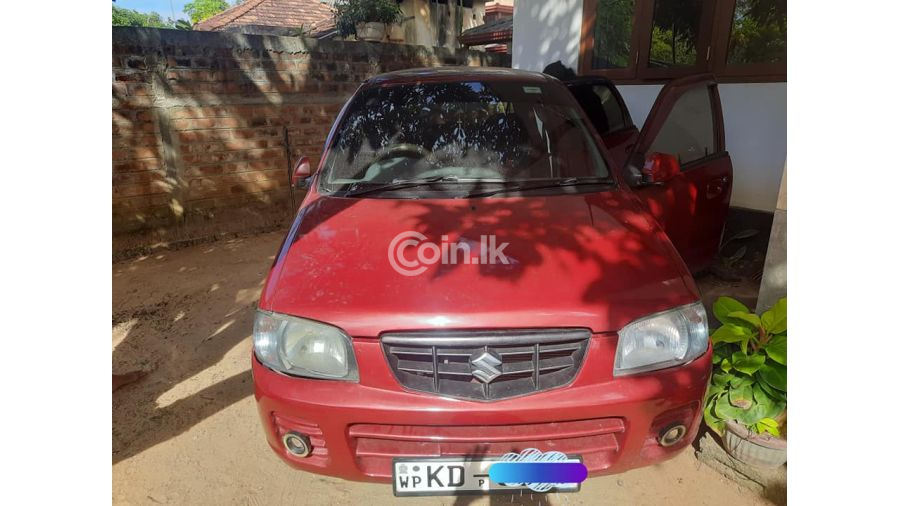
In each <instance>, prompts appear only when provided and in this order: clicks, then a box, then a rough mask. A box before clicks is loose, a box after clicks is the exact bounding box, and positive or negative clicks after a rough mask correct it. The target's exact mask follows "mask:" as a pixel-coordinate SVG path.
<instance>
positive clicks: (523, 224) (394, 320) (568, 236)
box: [260, 190, 699, 337]
mask: <svg viewBox="0 0 900 506" xmlns="http://www.w3.org/2000/svg"><path fill="white" fill-rule="evenodd" d="M412 232H417V233H419V234H421V236H418V237H422V236H424V237H425V240H424V241H417V240H416V241H415V242H419V244H420V246H419V247H421V244H422V243H424V242H433V243H436V244H437V245H438V246H440V245H441V243H442V242H444V243H447V244H448V245H449V244H460V243H468V244H469V245H470V248H471V251H472V252H473V255H472V257H473V258H474V257H479V261H480V263H478V264H473V263H469V264H463V263H462V262H459V263H457V264H443V263H441V262H438V263H436V264H433V265H428V266H426V267H427V268H426V269H425V271H424V272H422V273H421V274H417V275H404V274H401V273H399V272H398V271H397V270H395V268H394V267H392V263H391V260H390V258H389V249H390V247H391V244H392V241H393V242H394V244H395V246H396V244H397V243H398V241H399V240H396V241H395V238H397V237H398V235H400V234H404V233H405V234H406V236H407V237H411V234H410V233H412ZM491 235H493V236H494V237H495V238H496V239H495V243H496V245H497V247H498V248H499V247H500V246H501V245H502V244H503V243H507V245H506V246H505V247H503V249H502V250H501V251H502V253H503V255H504V256H505V257H506V259H507V261H508V263H507V264H503V263H500V261H501V257H499V256H497V257H495V258H496V260H497V263H494V264H490V263H487V264H486V263H485V260H483V259H482V258H481V257H483V258H484V259H487V260H489V256H490V255H488V254H484V255H483V254H481V253H480V249H481V248H480V244H481V237H482V236H487V237H488V239H487V240H486V241H487V242H486V243H487V244H490V239H489V236H491ZM401 239H402V238H401ZM434 249H435V248H432V250H429V251H426V252H425V253H428V254H427V255H425V257H426V258H430V256H431V254H433V252H434V251H433V250H434ZM396 250H397V248H396V247H395V248H394V251H396ZM403 252H404V253H405V256H404V257H403V258H404V259H406V260H407V262H408V263H411V262H414V261H415V260H416V252H417V250H416V249H415V248H414V247H410V248H406V249H404V250H403ZM394 258H395V262H394V263H395V264H397V265H400V266H401V267H403V266H402V265H401V264H399V262H397V261H396V258H397V257H394ZM457 258H458V260H462V259H463V255H462V254H459V255H458V257H457ZM419 266H421V264H419ZM404 269H405V267H404ZM407 274H409V273H408V272H407ZM698 298H699V297H698V294H697V289H696V287H695V286H694V283H693V280H692V278H691V276H690V274H689V273H688V272H687V269H686V267H685V266H684V263H683V262H682V261H681V258H680V257H679V256H678V254H677V253H676V252H675V250H674V248H673V247H672V245H671V243H670V242H669V240H668V238H667V237H666V236H665V234H664V233H663V232H662V231H661V230H660V228H659V227H658V225H657V224H656V222H655V221H653V220H652V218H649V217H648V216H647V215H646V214H645V212H644V211H643V209H642V208H641V207H639V204H638V203H637V202H636V199H635V198H634V196H633V195H632V194H631V193H630V192H628V191H627V190H617V191H607V192H601V193H591V194H567V195H554V196H543V197H516V198H497V197H493V198H484V199H434V200H411V199H378V198H362V199H352V198H335V197H318V198H313V199H312V200H311V201H310V202H308V203H306V204H305V206H304V208H303V209H302V210H301V211H300V213H299V215H298V217H297V219H296V220H295V222H294V225H293V227H292V230H291V232H290V233H289V235H288V237H287V238H286V240H285V243H284V245H283V246H282V248H281V251H280V252H279V255H278V257H277V258H276V260H275V264H274V266H273V268H272V270H271V272H270V274H269V279H268V280H267V283H266V287H265V289H264V290H263V295H262V298H261V300H260V308H261V309H264V310H270V311H276V312H281V313H286V314H291V315H295V316H301V317H305V318H311V319H314V320H319V321H323V322H327V323H330V324H333V325H336V326H339V327H341V328H343V329H344V330H345V331H346V332H348V333H349V334H350V335H353V336H356V337H376V336H378V335H379V334H380V333H381V332H384V331H391V330H412V329H434V328H455V329H463V328H528V327H585V328H590V329H592V330H593V331H594V332H604V331H614V330H618V329H620V328H621V327H622V326H624V325H625V324H627V323H628V322H629V321H632V320H634V319H636V318H640V317H642V316H645V315H647V314H650V313H653V312H656V311H661V310H664V309H668V308H671V307H675V306H678V305H682V304H688V303H691V302H694V301H696V300H697V299H698Z"/></svg>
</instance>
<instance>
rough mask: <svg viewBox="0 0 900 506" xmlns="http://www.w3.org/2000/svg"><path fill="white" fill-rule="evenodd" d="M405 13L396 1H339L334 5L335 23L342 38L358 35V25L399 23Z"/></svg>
mask: <svg viewBox="0 0 900 506" xmlns="http://www.w3.org/2000/svg"><path fill="white" fill-rule="evenodd" d="M402 19H403V11H401V10H400V6H399V5H398V4H397V2H396V0H338V1H337V2H335V3H334V23H335V26H336V27H337V29H338V32H340V34H341V36H343V37H347V36H348V35H356V24H357V23H385V24H388V25H390V24H393V23H398V22H400V20H402Z"/></svg>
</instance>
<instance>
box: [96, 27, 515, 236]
mask: <svg viewBox="0 0 900 506" xmlns="http://www.w3.org/2000/svg"><path fill="white" fill-rule="evenodd" d="M458 64H463V65H472V66H482V65H495V66H509V57H508V56H506V55H495V54H485V53H480V52H474V51H463V50H449V49H443V48H426V47H422V46H409V45H401V44H368V43H364V42H338V41H317V40H313V39H302V38H298V37H273V36H261V35H242V34H234V33H225V32H198V31H179V30H157V29H151V28H124V27H114V28H113V41H112V71H113V72H112V74H113V75H112V94H113V101H112V102H113V103H112V215H113V232H114V234H122V233H126V232H134V231H146V230H155V231H161V233H162V232H166V233H167V232H168V231H171V230H172V229H173V228H175V229H177V228H179V227H194V228H195V230H194V231H193V232H192V233H193V234H195V235H204V234H205V235H209V234H214V233H217V231H219V230H223V227H224V228H229V227H230V228H231V229H232V230H234V229H238V230H240V229H242V228H243V229H246V228H248V227H250V226H251V225H252V224H258V223H266V222H269V221H271V220H272V219H274V218H273V216H275V217H278V216H283V215H285V214H286V215H290V214H292V213H293V211H294V210H293V208H292V207H291V206H290V204H289V195H290V193H289V185H288V173H289V169H288V160H287V156H286V153H285V134H287V138H288V139H289V146H290V149H291V151H292V153H293V157H292V159H293V160H296V159H297V157H298V156H299V155H300V154H303V155H306V156H308V157H309V158H310V159H311V162H312V163H313V165H314V166H317V164H318V162H319V157H320V156H321V152H322V148H323V144H324V142H325V137H326V135H327V134H328V131H329V130H330V128H331V125H332V123H333V121H334V118H335V116H336V115H337V114H338V112H339V111H340V109H341V107H342V105H343V104H344V102H345V101H346V100H347V98H349V96H350V95H351V94H352V93H353V92H354V91H355V90H356V88H357V87H358V86H359V84H360V83H361V82H362V81H363V80H365V79H367V78H368V77H370V76H372V75H374V74H378V73H381V72H386V71H391V70H399V69H404V68H411V67H429V66H441V65H458ZM297 197H298V198H299V197H302V195H298V196H297Z"/></svg>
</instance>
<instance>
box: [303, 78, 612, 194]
mask: <svg viewBox="0 0 900 506" xmlns="http://www.w3.org/2000/svg"><path fill="white" fill-rule="evenodd" d="M557 88H558V89H557ZM561 92H562V93H566V94H567V92H566V90H565V89H564V88H562V87H560V86H559V85H555V83H551V84H530V83H529V84H523V83H521V82H519V83H515V82H509V81H497V82H494V81H490V82H479V81H472V82H447V83H416V84H399V85H389V86H381V87H373V88H369V89H366V90H363V91H361V92H360V93H359V94H357V95H356V97H355V98H354V99H353V102H352V103H351V104H349V105H348V107H347V111H346V113H345V115H344V117H343V120H342V121H341V124H340V125H339V127H338V129H337V131H336V134H335V137H334V139H333V141H332V143H331V148H330V149H329V150H328V155H327V158H326V160H325V163H324V165H323V174H322V177H321V180H320V181H321V183H320V184H321V189H322V190H323V191H325V192H341V191H343V192H348V193H351V192H353V193H358V192H360V190H362V191H364V192H366V193H374V191H373V190H389V191H410V189H411V188H412V186H413V185H423V186H427V188H425V189H424V190H423V189H422V188H420V187H419V186H416V188H415V190H416V191H428V192H448V191H452V192H458V191H460V188H466V187H468V189H469V190H468V191H471V190H472V187H473V185H478V186H479V187H481V186H482V185H484V186H485V187H486V188H491V186H490V185H508V184H510V183H514V184H515V185H516V186H519V187H520V186H523V184H532V185H533V184H534V183H540V182H546V183H547V184H548V185H549V186H552V185H553V183H554V182H561V181H566V182H567V183H569V184H571V183H572V181H581V180H582V179H591V180H593V181H594V182H595V184H596V180H597V179H601V180H603V179H607V180H608V179H609V170H608V168H607V165H606V163H605V162H604V160H603V157H602V156H601V155H600V152H599V150H598V148H597V145H596V143H595V141H594V138H593V137H592V136H591V134H590V133H589V131H588V129H587V128H586V126H585V122H584V120H583V116H582V114H581V113H580V111H579V110H578V109H577V107H578V106H577V104H576V103H575V102H574V100H573V99H571V97H568V96H567V95H562V94H561Z"/></svg>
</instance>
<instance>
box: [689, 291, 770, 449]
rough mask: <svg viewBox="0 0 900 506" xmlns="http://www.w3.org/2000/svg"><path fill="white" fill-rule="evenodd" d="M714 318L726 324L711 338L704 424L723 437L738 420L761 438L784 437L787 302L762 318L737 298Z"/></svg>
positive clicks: (720, 305)
mask: <svg viewBox="0 0 900 506" xmlns="http://www.w3.org/2000/svg"><path fill="white" fill-rule="evenodd" d="M713 313H714V314H715V316H716V318H717V319H718V320H719V321H720V322H722V326H721V327H719V328H718V329H717V330H716V331H715V332H714V333H713V334H712V335H711V336H710V341H711V342H712V343H713V364H714V365H713V376H712V382H711V384H710V386H709V391H708V392H707V394H706V402H705V409H704V410H703V418H704V420H705V421H706V424H707V425H709V427H710V428H711V429H713V430H714V431H716V432H717V433H719V434H721V433H722V430H723V429H724V426H725V421H727V420H734V421H736V422H737V423H740V424H741V425H744V426H745V427H747V428H749V429H750V430H751V431H753V432H756V433H763V432H767V433H769V434H772V435H774V436H780V435H781V432H780V430H779V423H778V422H777V421H776V418H778V417H779V416H780V415H782V414H783V413H784V411H785V409H787V299H786V298H782V299H781V300H779V301H778V302H777V303H775V305H774V306H772V308H771V309H769V310H768V311H766V312H765V313H763V314H762V315H761V316H757V315H755V314H753V313H752V312H750V310H749V309H747V307H746V306H744V305H743V304H741V303H740V302H738V301H737V300H735V299H732V298H731V297H719V299H718V300H716V303H715V304H713Z"/></svg>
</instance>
